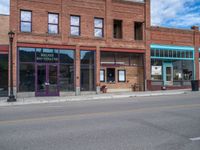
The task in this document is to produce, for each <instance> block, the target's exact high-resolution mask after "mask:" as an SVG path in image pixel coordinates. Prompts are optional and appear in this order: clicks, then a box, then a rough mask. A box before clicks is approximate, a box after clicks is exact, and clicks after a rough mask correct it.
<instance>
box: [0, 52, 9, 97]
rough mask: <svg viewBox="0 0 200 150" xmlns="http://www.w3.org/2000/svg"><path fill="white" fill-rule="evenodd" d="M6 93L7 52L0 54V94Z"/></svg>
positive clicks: (4, 94) (5, 94)
mask: <svg viewBox="0 0 200 150" xmlns="http://www.w3.org/2000/svg"><path fill="white" fill-rule="evenodd" d="M7 94H8V54H0V96H7Z"/></svg>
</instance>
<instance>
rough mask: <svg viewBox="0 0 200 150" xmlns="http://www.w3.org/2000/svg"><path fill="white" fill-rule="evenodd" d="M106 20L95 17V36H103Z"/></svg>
mask: <svg viewBox="0 0 200 150" xmlns="http://www.w3.org/2000/svg"><path fill="white" fill-rule="evenodd" d="M103 30H104V20H103V19H102V18H94V36H95V37H99V38H102V37H103V36H104V33H103Z"/></svg>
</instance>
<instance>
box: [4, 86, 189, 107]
mask: <svg viewBox="0 0 200 150" xmlns="http://www.w3.org/2000/svg"><path fill="white" fill-rule="evenodd" d="M189 93H192V91H191V90H190V89H186V90H171V91H146V92H117V93H106V94H96V95H80V96H64V97H30V98H18V99H17V102H14V103H8V102H7V98H6V97H4V98H0V106H13V105H28V104H44V103H57V102H69V101H88V100H102V99H117V98H129V97H145V96H164V95H179V94H189Z"/></svg>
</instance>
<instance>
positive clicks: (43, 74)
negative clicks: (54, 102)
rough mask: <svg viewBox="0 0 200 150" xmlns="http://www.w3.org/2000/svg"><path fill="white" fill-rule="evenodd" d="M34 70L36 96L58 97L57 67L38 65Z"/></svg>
mask: <svg viewBox="0 0 200 150" xmlns="http://www.w3.org/2000/svg"><path fill="white" fill-rule="evenodd" d="M36 70H37V75H36V96H59V89H58V65H57V64H55V65H54V64H38V65H37V69H36Z"/></svg>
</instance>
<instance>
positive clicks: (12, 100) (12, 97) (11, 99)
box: [7, 95, 17, 102]
mask: <svg viewBox="0 0 200 150" xmlns="http://www.w3.org/2000/svg"><path fill="white" fill-rule="evenodd" d="M16 101H17V100H16V98H15V96H14V95H11V96H9V97H8V99H7V102H16Z"/></svg>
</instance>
